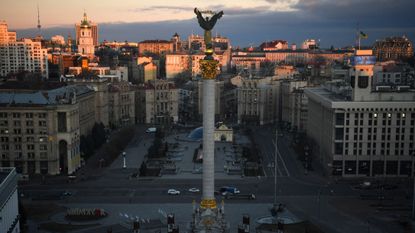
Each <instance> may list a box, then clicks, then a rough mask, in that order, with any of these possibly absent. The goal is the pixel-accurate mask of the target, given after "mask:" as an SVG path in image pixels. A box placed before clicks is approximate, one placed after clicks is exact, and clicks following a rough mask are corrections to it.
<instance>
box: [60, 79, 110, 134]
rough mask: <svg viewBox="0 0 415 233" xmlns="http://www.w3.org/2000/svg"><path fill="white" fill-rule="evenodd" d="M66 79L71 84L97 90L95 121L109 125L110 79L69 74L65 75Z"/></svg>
mask: <svg viewBox="0 0 415 233" xmlns="http://www.w3.org/2000/svg"><path fill="white" fill-rule="evenodd" d="M64 81H65V82H68V83H69V84H76V85H87V86H90V87H91V88H92V89H93V90H94V91H95V104H94V106H95V107H94V109H95V121H96V122H97V123H100V122H101V123H102V124H104V126H105V127H108V126H109V120H108V117H109V114H108V84H109V81H108V79H107V78H100V77H98V76H94V75H90V76H86V77H83V76H74V75H67V76H65V77H64Z"/></svg>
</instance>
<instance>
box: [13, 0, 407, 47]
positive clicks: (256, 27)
mask: <svg viewBox="0 0 415 233" xmlns="http://www.w3.org/2000/svg"><path fill="white" fill-rule="evenodd" d="M276 2H278V0H277V1H276ZM264 4H265V3H264ZM211 7H212V8H211V9H213V10H222V9H223V10H224V12H225V15H224V17H222V18H221V19H220V20H219V22H218V23H217V24H216V26H215V29H214V33H216V32H218V33H220V34H221V35H223V36H227V37H229V38H230V39H231V41H232V44H233V45H240V46H247V45H249V44H253V45H258V44H260V43H261V42H262V41H267V40H268V41H269V40H273V39H284V40H288V41H289V43H293V42H294V43H297V44H300V43H301V42H302V41H303V40H305V39H307V38H315V39H321V43H322V46H323V47H330V46H331V45H334V46H347V45H353V44H354V41H355V35H356V25H357V23H359V25H360V29H361V30H362V31H364V32H365V33H367V34H368V35H369V39H368V40H364V41H363V42H362V43H364V44H366V45H370V44H372V43H373V42H374V41H375V40H376V39H381V38H384V37H388V36H402V35H404V34H405V35H407V36H408V37H409V38H410V39H411V40H412V41H413V42H415V21H414V20H413V13H412V11H413V9H415V1H413V0H343V1H341V2H340V1H333V0H299V1H298V2H297V3H296V4H295V5H293V6H292V7H293V9H295V10H294V11H278V12H277V11H274V10H272V9H271V7H269V6H268V7H267V8H266V7H265V6H258V7H254V8H243V7H240V8H232V7H224V5H212V6H211ZM170 8H171V7H168V9H170ZM268 8H270V9H268ZM171 9H172V10H183V11H184V10H191V11H193V9H190V8H183V7H176V8H171ZM193 16H194V15H193ZM70 29H71V30H73V29H72V28H70ZM99 30H100V39H101V40H104V39H106V40H117V41H124V40H131V41H141V40H145V39H169V38H170V37H171V36H172V35H173V34H174V33H175V32H178V33H179V34H180V35H181V36H182V38H184V39H185V38H186V37H187V36H188V35H189V34H191V33H192V32H193V33H199V34H202V30H201V29H200V28H199V26H198V24H197V21H196V19H195V18H194V17H193V18H191V19H188V20H169V21H161V22H145V23H144V22H142V23H118V24H117V23H105V24H103V23H101V24H100V25H99ZM42 31H43V32H44V33H45V35H44V36H45V37H50V36H51V35H54V34H62V35H67V34H68V28H66V29H59V28H55V29H51V30H49V29H42ZM73 34H74V32H72V35H73ZM35 35H36V30H35V29H33V30H32V31H30V30H26V31H24V30H18V36H19V37H22V36H35Z"/></svg>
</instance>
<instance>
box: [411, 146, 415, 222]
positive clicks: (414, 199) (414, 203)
mask: <svg viewBox="0 0 415 233" xmlns="http://www.w3.org/2000/svg"><path fill="white" fill-rule="evenodd" d="M414 157H415V153H412V169H411V172H412V176H413V180H414V185H413V189H414V190H413V192H412V219H413V220H415V176H414V173H415V172H414V168H415V166H414V162H413V160H414Z"/></svg>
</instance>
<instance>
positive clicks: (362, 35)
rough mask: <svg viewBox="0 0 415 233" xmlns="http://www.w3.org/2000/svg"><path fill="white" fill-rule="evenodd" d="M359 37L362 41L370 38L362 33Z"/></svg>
mask: <svg viewBox="0 0 415 233" xmlns="http://www.w3.org/2000/svg"><path fill="white" fill-rule="evenodd" d="M359 37H360V38H362V39H367V37H368V36H367V35H366V34H365V33H364V32H362V31H360V34H359Z"/></svg>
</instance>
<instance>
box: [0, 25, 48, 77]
mask: <svg viewBox="0 0 415 233" xmlns="http://www.w3.org/2000/svg"><path fill="white" fill-rule="evenodd" d="M21 71H28V72H34V73H39V74H41V75H42V77H43V78H46V79H47V78H49V73H48V56H47V49H42V46H41V43H40V42H35V41H32V40H31V39H21V40H16V32H9V31H8V27H7V23H6V22H4V21H1V22H0V76H6V75H8V74H10V73H18V72H21Z"/></svg>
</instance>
